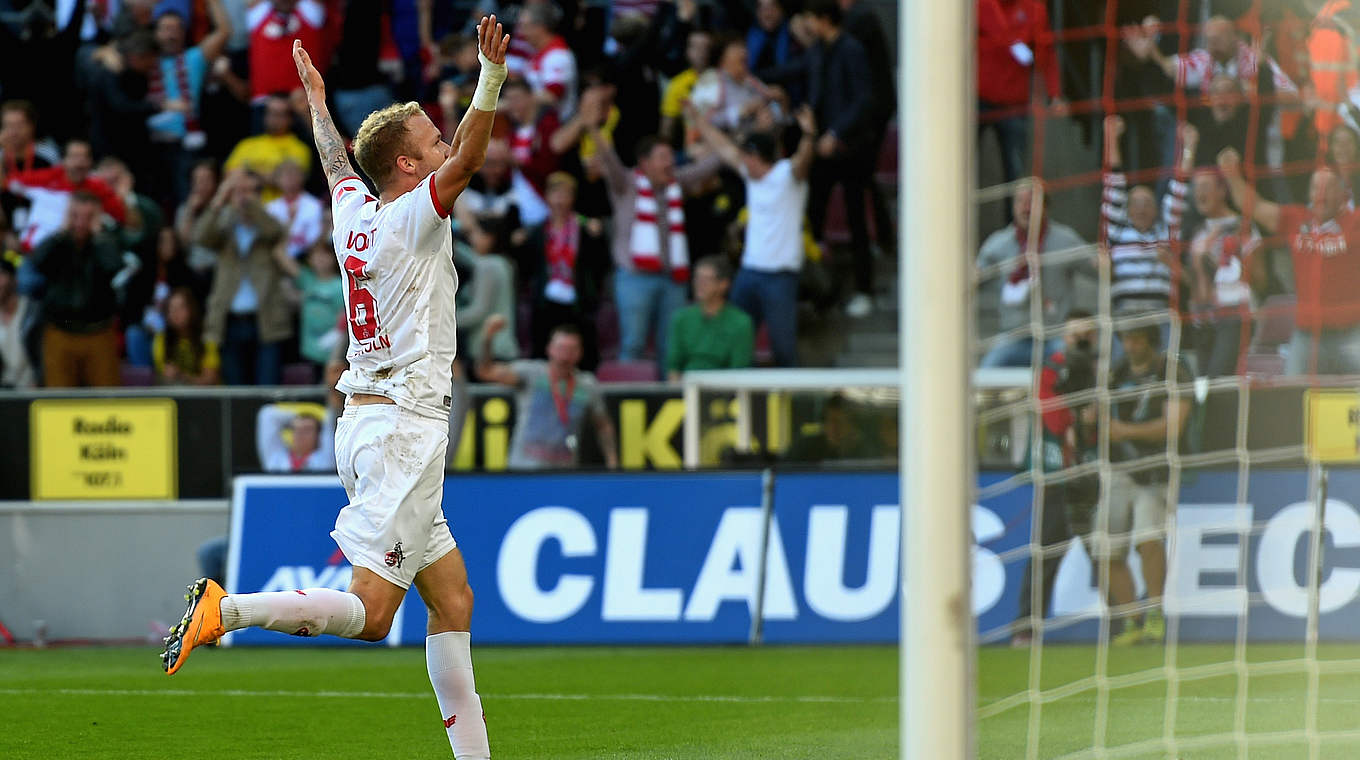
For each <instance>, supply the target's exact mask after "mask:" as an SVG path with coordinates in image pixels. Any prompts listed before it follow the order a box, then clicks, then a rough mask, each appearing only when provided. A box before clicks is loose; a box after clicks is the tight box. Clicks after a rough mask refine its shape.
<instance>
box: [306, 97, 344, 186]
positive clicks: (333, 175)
mask: <svg viewBox="0 0 1360 760" xmlns="http://www.w3.org/2000/svg"><path fill="white" fill-rule="evenodd" d="M312 136H313V137H314V138H315V139H316V152H317V153H318V154H320V155H321V168H322V169H323V170H324V171H325V172H326V182H327V184H328V185H329V186H330V188H331V189H332V190H334V189H335V185H336V183H337V182H339V181H340V180H342V179H344V178H346V177H352V176H354V167H352V166H350V163H349V151H347V150H346V149H345V140H344V138H342V137H340V132H339V131H338V130H337V129H336V128H335V121H334V120H332V119H331V114H330V112H329V111H328V110H327V109H326V108H325V106H322V107H321V108H317V107H316V106H315V105H313V106H312Z"/></svg>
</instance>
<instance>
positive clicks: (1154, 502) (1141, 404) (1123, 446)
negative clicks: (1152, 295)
mask: <svg viewBox="0 0 1360 760" xmlns="http://www.w3.org/2000/svg"><path fill="white" fill-rule="evenodd" d="M1160 341H1161V331H1160V330H1159V328H1158V327H1157V326H1156V325H1146V326H1143V327H1135V328H1131V329H1126V330H1123V331H1121V332H1120V334H1119V342H1120V344H1121V346H1122V347H1123V353H1124V358H1123V359H1121V360H1120V361H1119V362H1118V363H1116V364H1115V365H1114V366H1113V367H1111V369H1110V378H1109V387H1110V391H1111V392H1114V393H1120V394H1121V400H1119V401H1115V402H1112V403H1111V404H1110V421H1109V428H1108V430H1107V431H1106V435H1107V436H1108V438H1109V447H1110V461H1111V463H1113V464H1114V465H1115V468H1116V469H1115V471H1114V472H1113V473H1111V475H1110V477H1109V478H1108V480H1106V481H1105V483H1104V485H1105V487H1106V488H1108V489H1109V491H1108V495H1107V497H1106V498H1103V499H1100V500H1099V502H1098V503H1097V506H1096V509H1095V514H1094V516H1093V526H1094V528H1095V533H1094V535H1093V536H1092V540H1091V541H1089V542H1088V545H1087V550H1088V551H1089V552H1090V554H1091V557H1092V558H1093V559H1094V560H1095V561H1096V562H1097V563H1102V564H1106V565H1107V567H1108V571H1107V572H1108V575H1107V576H1106V577H1108V579H1109V581H1108V587H1109V593H1108V597H1109V598H1108V602H1109V604H1110V607H1111V608H1112V609H1116V610H1117V609H1125V610H1127V609H1128V607H1129V605H1131V604H1133V602H1134V600H1135V597H1134V585H1133V573H1132V571H1131V570H1130V569H1129V566H1128V564H1127V561H1126V560H1125V557H1126V556H1128V553H1129V544H1130V543H1132V544H1133V546H1134V549H1135V550H1136V551H1137V552H1138V558H1139V560H1141V562H1142V570H1143V585H1144V586H1145V587H1146V589H1147V604H1148V605H1149V606H1150V607H1151V609H1149V610H1148V612H1147V614H1146V615H1144V616H1142V617H1143V621H1142V625H1141V626H1138V625H1137V624H1136V622H1135V620H1134V619H1133V617H1132V616H1129V617H1127V618H1126V619H1125V621H1124V630H1123V632H1122V633H1120V634H1119V635H1118V636H1116V637H1115V638H1114V639H1113V640H1112V642H1111V643H1114V644H1117V645H1122V644H1135V643H1138V642H1140V641H1153V642H1160V641H1162V640H1163V639H1164V638H1165V636H1166V620H1165V618H1164V616H1163V613H1162V607H1161V604H1162V591H1163V589H1164V587H1165V585H1166V546H1165V545H1164V544H1163V539H1164V538H1165V534H1166V521H1167V503H1166V491H1167V481H1168V479H1169V477H1170V468H1169V467H1168V466H1167V465H1154V466H1152V467H1147V466H1143V467H1141V468H1139V469H1135V465H1134V464H1132V463H1133V462H1135V461H1137V460H1141V459H1148V458H1155V459H1160V460H1162V461H1165V458H1166V454H1167V448H1168V436H1170V435H1171V434H1172V433H1173V432H1174V433H1175V435H1176V436H1177V440H1179V439H1180V438H1181V437H1183V436H1184V435H1185V422H1186V420H1187V419H1188V418H1189V415H1190V394H1191V391H1190V390H1188V389H1187V390H1185V391H1183V392H1182V395H1181V396H1180V398H1178V399H1176V400H1175V401H1174V403H1173V402H1172V399H1171V398H1169V397H1168V391H1167V390H1166V389H1167V388H1168V387H1169V386H1170V385H1172V384H1181V383H1188V382H1190V380H1191V376H1190V372H1189V370H1187V369H1186V368H1185V365H1183V364H1181V363H1180V362H1178V361H1175V360H1173V359H1171V358H1169V357H1168V356H1167V355H1166V353H1164V352H1163V351H1161V350H1160V345H1161V344H1160ZM1135 390H1141V391H1142V393H1141V394H1135V393H1133V391H1135ZM1094 412H1095V410H1094V408H1088V409H1087V410H1086V411H1085V414H1086V419H1084V420H1083V422H1085V423H1086V424H1087V425H1091V424H1093V423H1095V422H1096V419H1097V418H1098V417H1099V415H1098V414H1095V413H1094ZM1170 445H1171V447H1172V448H1173V450H1174V449H1176V448H1178V444H1175V443H1172V444H1170ZM1125 463H1128V464H1125ZM1126 614H1127V613H1126Z"/></svg>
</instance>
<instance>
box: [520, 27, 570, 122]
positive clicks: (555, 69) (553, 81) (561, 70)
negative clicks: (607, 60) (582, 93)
mask: <svg viewBox="0 0 1360 760" xmlns="http://www.w3.org/2000/svg"><path fill="white" fill-rule="evenodd" d="M524 79H525V80H526V81H528V82H529V86H530V87H532V88H533V90H534V94H535V95H537V94H540V93H544V92H546V93H549V94H551V95H552V96H553V98H555V99H556V100H557V106H556V108H557V113H558V115H559V116H560V117H561V118H562V119H563V120H566V119H570V118H571V117H572V114H574V113H576V56H575V55H574V54H573V53H572V52H571V48H569V47H567V42H566V40H564V39H562V38H561V37H560V36H557V37H553V38H552V39H551V40H549V41H548V44H546V45H544V46H543V49H542V50H539V51H538V52H536V53H534V56H533V57H532V58H530V59H529V68H528V69H527V70H526V71H525V72H524Z"/></svg>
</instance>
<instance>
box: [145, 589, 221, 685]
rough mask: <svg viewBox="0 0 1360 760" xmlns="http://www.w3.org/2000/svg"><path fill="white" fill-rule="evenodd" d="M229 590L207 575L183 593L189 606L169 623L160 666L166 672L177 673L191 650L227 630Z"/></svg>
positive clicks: (218, 636) (210, 641)
mask: <svg viewBox="0 0 1360 760" xmlns="http://www.w3.org/2000/svg"><path fill="white" fill-rule="evenodd" d="M226 595H227V592H225V591H223V590H222V587H221V586H219V585H217V583H216V582H215V581H212V580H210V579H208V578H199V579H198V580H196V581H194V582H193V583H192V584H190V586H189V593H188V594H185V595H184V598H185V600H187V601H188V602H189V607H188V608H187V609H185V610H184V617H183V619H181V620H180V621H179V622H178V623H176V624H175V625H173V626H170V635H169V636H166V637H165V651H164V652H161V667H162V668H164V669H165V674H166V675H170V676H172V675H174V674H175V671H177V670H179V669H180V667H181V666H183V665H184V661H185V660H187V659H189V653H190V652H192V651H193V649H194V647H196V646H198V645H199V644H211V643H213V642H214V641H217V640H218V639H220V638H222V635H223V634H225V633H226V632H227V631H226V629H225V628H223V627H222V597H224V596H226Z"/></svg>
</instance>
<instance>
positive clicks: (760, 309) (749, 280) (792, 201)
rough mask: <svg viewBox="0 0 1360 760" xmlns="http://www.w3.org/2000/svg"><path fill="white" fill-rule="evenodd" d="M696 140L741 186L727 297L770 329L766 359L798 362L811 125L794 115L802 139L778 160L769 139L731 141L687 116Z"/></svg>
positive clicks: (808, 115) (804, 115) (802, 114)
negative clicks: (739, 239)
mask: <svg viewBox="0 0 1360 760" xmlns="http://www.w3.org/2000/svg"><path fill="white" fill-rule="evenodd" d="M693 121H694V122H695V123H696V124H697V125H698V127H699V132H700V134H701V135H702V136H703V139H704V141H705V142H706V143H707V144H708V145H709V147H711V148H712V149H713V150H714V151H715V152H716V153H717V154H718V156H719V157H720V158H722V160H723V162H724V163H726V164H727V165H728V166H730V167H731V168H732V169H733V170H735V171H736V172H737V174H739V175H741V178H742V179H743V180H744V181H745V184H746V205H747V208H748V209H749V210H750V218H749V219H748V220H747V223H746V239H745V244H744V245H743V246H742V254H741V270H740V271H738V272H737V280H736V283H735V284H734V285H733V287H732V302H733V303H735V304H736V305H737V306H738V307H739V308H741V310H742V311H744V312H746V313H747V314H748V315H750V317H751V322H752V323H753V324H755V325H757V326H759V325H761V324H762V323H763V324H764V325H765V328H766V329H767V330H768V331H769V334H770V346H771V348H773V349H774V363H775V364H776V365H777V366H780V367H796V366H798V273H799V271H801V270H802V267H803V235H802V233H803V212H804V210H805V209H806V208H807V197H808V183H807V178H808V172H809V171H810V170H811V166H812V151H813V148H812V142H813V139H814V138H815V137H816V134H817V122H816V119H815V118H814V117H813V115H812V109H811V108H810V107H808V106H804V107H803V108H802V109H801V110H800V111H799V112H798V125H799V127H800V128H801V129H802V132H803V134H802V138H801V139H800V140H799V141H798V149H797V150H796V151H795V152H794V154H793V157H792V158H784V159H780V158H779V157H778V155H777V154H776V144H775V141H774V138H773V137H770V136H769V135H766V134H763V133H755V134H752V135H750V136H749V137H747V138H746V139H745V140H744V141H743V142H742V144H741V147H740V148H739V147H737V144H736V143H735V142H733V141H732V140H731V139H729V138H728V137H727V136H726V135H724V134H723V133H722V132H720V131H718V130H717V129H715V128H714V127H713V125H712V123H711V122H710V121H709V120H708V119H703V118H698V119H693Z"/></svg>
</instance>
